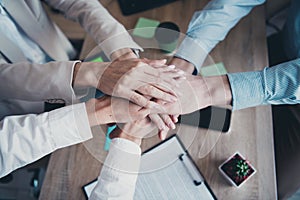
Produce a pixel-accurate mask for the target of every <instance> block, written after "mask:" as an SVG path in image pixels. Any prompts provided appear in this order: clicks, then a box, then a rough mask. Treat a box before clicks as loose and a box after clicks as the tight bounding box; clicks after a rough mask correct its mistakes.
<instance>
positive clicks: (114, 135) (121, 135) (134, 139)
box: [109, 128, 142, 146]
mask: <svg viewBox="0 0 300 200" xmlns="http://www.w3.org/2000/svg"><path fill="white" fill-rule="evenodd" d="M109 136H110V139H114V138H122V139H126V140H129V141H131V142H134V143H136V144H137V145H139V146H140V145H141V143H142V138H138V137H134V136H132V135H130V134H127V133H125V132H124V131H123V130H121V129H119V128H117V129H115V130H114V131H113V132H112V133H111V134H110V135H109Z"/></svg>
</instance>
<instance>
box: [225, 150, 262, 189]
mask: <svg viewBox="0 0 300 200" xmlns="http://www.w3.org/2000/svg"><path fill="white" fill-rule="evenodd" d="M219 170H220V172H221V173H222V174H223V175H224V177H225V178H226V179H227V180H228V181H229V182H230V183H231V184H232V185H233V186H235V187H237V188H239V187H241V185H242V184H244V183H245V182H246V181H247V180H248V179H249V178H250V177H251V176H253V174H255V172H256V169H255V168H254V167H253V166H252V165H251V164H250V163H249V161H247V160H246V159H245V158H244V157H243V156H242V155H241V154H240V153H239V152H236V153H234V154H233V155H232V156H230V157H229V158H228V159H227V160H226V161H225V162H223V163H222V164H221V165H220V166H219Z"/></svg>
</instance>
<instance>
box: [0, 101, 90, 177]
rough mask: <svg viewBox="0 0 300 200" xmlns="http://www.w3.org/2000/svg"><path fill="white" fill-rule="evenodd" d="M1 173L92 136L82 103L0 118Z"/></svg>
mask: <svg viewBox="0 0 300 200" xmlns="http://www.w3.org/2000/svg"><path fill="white" fill-rule="evenodd" d="M0 138H1V139H0V177H3V176H5V175H7V174H8V173H10V172H11V171H13V170H15V169H17V168H19V167H22V166H25V165H27V164H29V163H31V162H34V161H36V160H38V159H40V158H42V157H43V156H45V155H47V154H49V153H51V152H53V151H55V150H56V149H59V148H63V147H66V146H70V145H73V144H77V143H80V142H83V141H86V140H88V139H90V138H92V133H91V129H90V127H89V122H88V117H87V112H86V109H85V104H84V103H81V104H75V105H70V106H66V107H63V108H60V109H56V110H54V111H51V112H46V113H43V114H40V115H36V114H29V115H19V116H9V117H6V118H4V119H3V120H2V121H1V122H0Z"/></svg>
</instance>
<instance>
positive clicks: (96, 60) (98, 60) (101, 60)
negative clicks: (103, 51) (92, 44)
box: [91, 57, 103, 62]
mask: <svg viewBox="0 0 300 200" xmlns="http://www.w3.org/2000/svg"><path fill="white" fill-rule="evenodd" d="M91 62H103V58H102V57H97V58H94V59H92V60H91Z"/></svg>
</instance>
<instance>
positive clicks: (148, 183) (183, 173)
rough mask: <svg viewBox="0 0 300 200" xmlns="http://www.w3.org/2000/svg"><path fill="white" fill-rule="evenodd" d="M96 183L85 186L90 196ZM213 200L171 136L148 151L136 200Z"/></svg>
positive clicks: (185, 155)
mask: <svg viewBox="0 0 300 200" xmlns="http://www.w3.org/2000/svg"><path fill="white" fill-rule="evenodd" d="M95 185H96V184H95V182H93V183H91V184H89V185H87V186H85V187H84V190H85V192H86V194H87V196H89V195H90V193H91V191H92V189H93V188H94V187H95ZM141 199H145V200H146V199H151V200H156V199H157V200H182V199H189V200H199V199H201V200H214V199H216V197H215V196H214V195H213V193H212V191H211V190H210V189H209V187H208V185H207V183H206V182H205V180H204V178H203V177H202V175H201V174H200V171H199V170H198V169H197V167H196V166H195V164H194V163H193V161H192V159H191V158H190V157H189V155H188V153H187V152H186V151H185V148H184V147H183V145H182V144H181V142H180V141H179V139H178V138H177V136H175V135H174V136H172V137H171V138H169V139H168V140H166V141H165V142H162V143H160V144H159V145H157V146H155V147H153V148H152V149H150V150H148V151H146V152H145V153H144V154H143V155H142V158H141V166H140V173H139V175H138V179H137V183H136V189H135V194H134V200H141Z"/></svg>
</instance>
